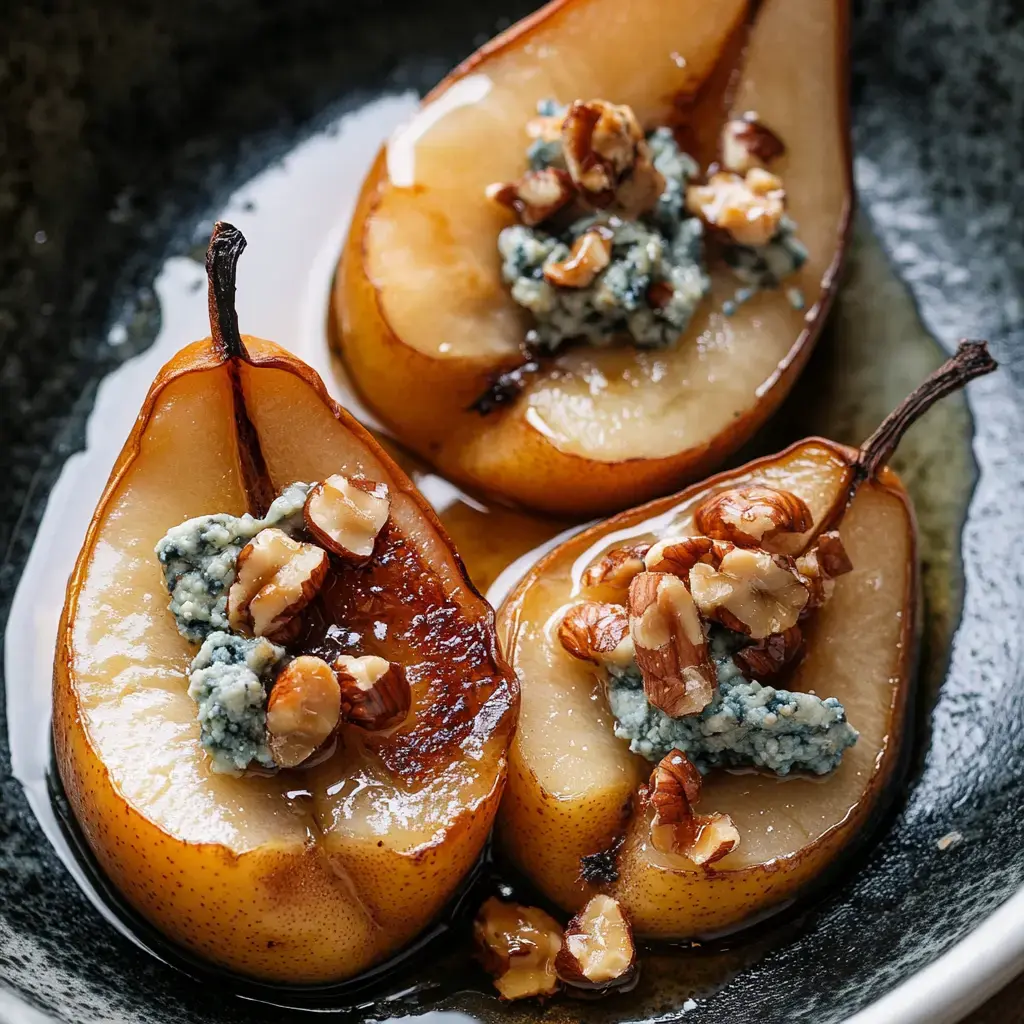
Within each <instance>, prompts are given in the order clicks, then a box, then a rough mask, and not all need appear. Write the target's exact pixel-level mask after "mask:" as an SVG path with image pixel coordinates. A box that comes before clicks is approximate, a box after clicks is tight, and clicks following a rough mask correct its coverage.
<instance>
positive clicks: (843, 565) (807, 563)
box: [796, 530, 853, 615]
mask: <svg viewBox="0 0 1024 1024" xmlns="http://www.w3.org/2000/svg"><path fill="white" fill-rule="evenodd" d="M796 568H797V571H798V572H799V573H800V575H801V576H803V577H804V579H805V581H806V582H807V590H808V593H809V595H810V596H809V598H808V601H807V606H806V607H805V608H804V614H805V615H806V614H807V613H809V612H812V611H813V610H814V609H815V608H820V607H821V606H822V605H823V604H824V603H825V602H826V601H827V600H828V599H829V598H830V597H831V596H832V592H833V591H834V590H835V587H836V584H835V579H836V577H837V576H844V575H845V574H846V573H848V572H852V570H853V563H852V562H851V561H850V556H849V555H847V553H846V548H845V547H843V542H842V539H841V538H840V536H839V531H838V530H830V531H829V532H828V533H823V534H822V535H821V536H820V537H819V538H818V539H817V541H816V542H815V544H814V546H813V547H812V548H811V549H810V550H809V551H807V552H805V553H804V554H803V555H801V556H800V557H799V558H798V559H797V560H796Z"/></svg>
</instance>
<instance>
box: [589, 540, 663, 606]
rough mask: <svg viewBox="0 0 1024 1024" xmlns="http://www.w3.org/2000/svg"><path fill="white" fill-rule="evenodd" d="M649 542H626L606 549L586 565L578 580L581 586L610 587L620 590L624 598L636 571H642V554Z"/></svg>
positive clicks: (645, 551) (647, 548)
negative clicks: (609, 549)
mask: <svg viewBox="0 0 1024 1024" xmlns="http://www.w3.org/2000/svg"><path fill="white" fill-rule="evenodd" d="M649 548H650V545H649V544H642V543H641V544H627V545H624V546H623V547H621V548H612V550H611V551H606V552H605V553H604V554H603V555H602V556H601V557H600V558H599V559H598V560H597V561H596V562H594V563H593V564H591V565H588V566H587V569H586V571H585V572H584V573H583V578H582V579H581V580H580V583H581V584H582V586H584V587H585V588H587V589H590V588H591V587H610V588H612V589H613V590H616V591H621V593H622V596H623V600H625V595H626V591H627V590H629V584H630V582H631V581H632V579H633V577H634V576H635V575H636V574H637V573H638V572H643V569H644V556H645V555H646V554H647V552H648V550H649Z"/></svg>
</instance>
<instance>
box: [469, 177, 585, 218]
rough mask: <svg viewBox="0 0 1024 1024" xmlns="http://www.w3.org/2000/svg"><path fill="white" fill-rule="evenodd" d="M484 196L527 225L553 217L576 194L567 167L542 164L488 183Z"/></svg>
mask: <svg viewBox="0 0 1024 1024" xmlns="http://www.w3.org/2000/svg"><path fill="white" fill-rule="evenodd" d="M486 195H487V198H488V199H490V200H492V201H493V202H496V203H500V204H501V205H502V206H507V207H508V208H509V209H510V210H514V211H515V214H516V216H517V217H518V218H519V219H520V221H522V223H523V224H525V225H526V226H527V227H531V228H532V227H536V226H537V225H538V224H540V223H541V222H542V221H545V220H547V219H548V218H549V217H553V216H554V215H555V214H556V213H558V211H559V210H561V209H562V208H563V207H564V206H566V205H567V204H568V203H570V202H572V200H573V198H574V197H575V195H576V187H575V185H573V182H572V178H571V177H569V173H568V171H563V170H562V169H561V168H560V167H545V168H544V169H543V170H539V171H527V172H526V173H525V174H524V175H523V176H522V177H521V178H520V179H519V180H518V181H513V182H509V183H507V184H502V183H501V182H498V183H497V184H494V185H488V186H487V189H486Z"/></svg>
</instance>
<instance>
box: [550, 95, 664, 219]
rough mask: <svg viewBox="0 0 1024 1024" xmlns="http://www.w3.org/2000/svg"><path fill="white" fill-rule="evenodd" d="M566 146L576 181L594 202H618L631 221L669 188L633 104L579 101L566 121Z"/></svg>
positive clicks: (600, 204)
mask: <svg viewBox="0 0 1024 1024" xmlns="http://www.w3.org/2000/svg"><path fill="white" fill-rule="evenodd" d="M562 150H563V152H564V154H565V164H566V167H568V169H569V174H570V176H571V177H572V181H573V184H574V185H575V186H576V188H577V189H578V190H579V193H580V195H581V196H582V198H583V199H585V200H586V201H587V202H589V203H590V204H591V205H592V206H596V207H601V208H604V207H611V206H614V207H616V208H617V209H618V210H619V212H621V213H622V214H623V215H624V216H625V217H627V218H630V219H632V218H636V217H639V216H640V214H642V213H646V212H647V211H648V210H650V209H652V208H653V207H654V204H655V203H656V202H657V201H658V196H660V195H661V193H662V192H663V191H664V189H665V179H664V177H663V176H662V175H661V173H660V172H659V171H657V170H655V167H654V164H653V162H652V160H651V150H650V147H649V146H648V144H647V140H646V138H645V137H644V131H643V128H641V126H640V122H639V121H638V120H637V118H636V114H634V113H633V110H632V108H630V107H628V106H618V105H616V104H614V103H608V102H607V101H606V100H590V101H589V102H584V101H583V100H576V101H575V102H574V103H573V104H572V105H571V106H570V107H569V110H568V113H566V115H565V119H564V121H563V122H562Z"/></svg>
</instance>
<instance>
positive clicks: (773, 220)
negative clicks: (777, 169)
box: [686, 167, 786, 245]
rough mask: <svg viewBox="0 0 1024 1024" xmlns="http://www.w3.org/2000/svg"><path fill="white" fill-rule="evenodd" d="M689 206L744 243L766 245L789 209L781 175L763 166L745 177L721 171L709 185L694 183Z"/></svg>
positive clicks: (689, 189)
mask: <svg viewBox="0 0 1024 1024" xmlns="http://www.w3.org/2000/svg"><path fill="white" fill-rule="evenodd" d="M686 208H687V210H689V211H690V213H692V214H694V215H695V216H697V217H700V218H701V219H702V220H703V221H704V222H705V223H706V224H707V225H709V226H710V227H714V228H720V229H721V230H723V231H725V232H727V233H728V234H729V235H731V236H732V238H733V240H734V241H736V242H738V243H739V244H740V245H765V244H766V243H767V242H769V241H771V239H772V237H773V236H774V235H775V232H776V231H778V228H779V222H780V221H781V220H782V215H783V213H784V212H785V209H786V191H785V189H784V188H783V187H782V181H781V179H779V178H777V177H776V176H775V175H774V174H770V173H769V172H768V171H765V170H762V169H761V168H759V167H755V168H753V169H751V170H749V171H748V172H747V173H746V176H745V177H741V176H740V175H738V174H733V173H732V172H731V171H719V172H718V173H717V174H712V175H711V177H710V178H709V179H708V183H707V184H706V185H691V186H690V187H689V188H688V189H687V190H686Z"/></svg>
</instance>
